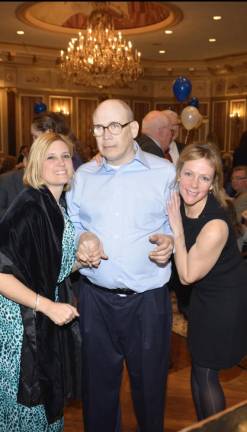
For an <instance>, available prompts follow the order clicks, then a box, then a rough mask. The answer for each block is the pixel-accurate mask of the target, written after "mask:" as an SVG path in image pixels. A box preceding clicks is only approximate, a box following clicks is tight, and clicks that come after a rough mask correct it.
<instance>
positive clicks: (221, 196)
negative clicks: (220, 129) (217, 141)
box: [176, 143, 227, 207]
mask: <svg viewBox="0 0 247 432" xmlns="http://www.w3.org/2000/svg"><path fill="white" fill-rule="evenodd" d="M201 158H205V159H207V160H208V161H209V162H210V164H211V165H212V167H213V168H214V170H215V173H214V178H213V182H212V191H211V192H212V193H213V195H214V196H215V198H216V199H217V200H218V201H219V203H220V204H221V205H222V206H223V207H227V202H226V192H225V190H224V187H223V169H222V161H221V155H220V152H219V150H218V148H217V147H216V146H215V145H214V144H211V143H210V144H209V143H207V144H189V145H188V146H186V147H185V148H184V149H183V151H182V152H181V153H180V157H179V160H178V162H177V174H176V179H177V180H178V178H179V177H180V174H181V170H182V168H183V165H184V163H185V162H187V161H190V160H197V159H201Z"/></svg>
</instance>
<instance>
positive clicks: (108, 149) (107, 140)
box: [93, 100, 138, 166]
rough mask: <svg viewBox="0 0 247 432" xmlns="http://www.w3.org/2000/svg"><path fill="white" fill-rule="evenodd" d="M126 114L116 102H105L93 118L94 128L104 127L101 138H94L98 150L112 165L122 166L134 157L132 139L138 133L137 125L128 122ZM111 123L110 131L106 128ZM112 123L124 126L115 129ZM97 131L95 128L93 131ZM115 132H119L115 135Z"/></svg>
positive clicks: (133, 122)
mask: <svg viewBox="0 0 247 432" xmlns="http://www.w3.org/2000/svg"><path fill="white" fill-rule="evenodd" d="M130 120H131V119H130V118H128V113H127V112H126V111H125V109H124V108H123V106H122V105H121V104H119V103H117V102H116V101H110V100H109V101H105V103H103V105H101V106H99V107H98V109H97V110H96V112H95V115H94V118H93V125H94V127H95V126H96V125H98V126H99V127H98V129H100V126H104V127H105V129H103V131H102V135H101V136H96V141H97V146H98V150H99V152H100V153H101V155H102V156H104V157H105V159H106V160H107V161H108V162H109V163H110V164H112V165H116V166H118V165H123V164H125V163H127V162H129V161H130V160H131V159H133V157H134V142H133V140H134V138H135V137H136V135H137V133H138V124H137V122H135V121H130ZM112 123H113V127H111V130H112V131H113V133H112V132H111V131H110V130H109V129H107V128H106V127H107V126H109V125H110V124H112ZM114 123H118V124H120V125H125V124H126V123H128V124H127V125H126V126H124V127H123V128H121V126H120V127H119V125H117V126H116V127H115V130H114ZM95 130H97V128H96V129H95ZM115 132H117V133H118V132H120V133H119V134H118V135H115V134H114V133H115Z"/></svg>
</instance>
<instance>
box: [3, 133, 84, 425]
mask: <svg viewBox="0 0 247 432" xmlns="http://www.w3.org/2000/svg"><path fill="white" fill-rule="evenodd" d="M72 152H73V145H72V143H71V142H70V141H69V140H68V139H67V138H66V137H64V136H62V135H59V134H55V133H45V134H42V135H40V136H39V137H38V138H37V139H36V140H35V142H34V143H33V145H32V148H31V150H30V154H29V158H28V162H27V167H26V171H25V174H24V183H25V185H26V186H27V188H26V189H25V190H23V191H22V192H21V193H20V194H19V195H18V197H17V198H16V200H15V201H14V202H13V203H12V204H11V205H10V207H9V208H8V210H7V211H6V213H5V215H4V216H3V218H2V219H1V222H0V382H1V385H0V401H1V403H0V430H1V432H9V431H15V432H27V431H40V432H48V431H49V432H60V431H62V430H63V406H64V399H65V396H66V395H64V391H63V389H64V383H63V379H64V373H65V371H64V365H63V361H62V358H63V356H62V350H63V346H62V343H61V333H60V331H61V329H60V327H59V326H63V325H64V324H68V323H70V322H72V320H74V318H75V317H78V312H77V310H76V308H75V307H74V306H72V305H71V304H69V303H63V302H59V298H60V296H62V294H63V285H62V281H63V280H64V279H65V277H66V276H67V275H68V274H69V273H70V272H71V270H72V267H73V265H74V254H75V245H74V228H73V225H72V223H71V222H70V220H69V218H68V216H67V214H66V211H65V209H64V208H62V207H61V205H60V202H59V201H60V197H61V194H62V192H63V190H64V189H67V187H68V185H69V183H70V180H71V178H72V175H73V166H72V160H71V158H72Z"/></svg>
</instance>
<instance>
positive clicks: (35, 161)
mask: <svg viewBox="0 0 247 432" xmlns="http://www.w3.org/2000/svg"><path fill="white" fill-rule="evenodd" d="M58 140H59V141H63V142H64V143H65V144H66V145H67V147H68V152H69V154H70V155H71V157H72V155H73V143H72V142H71V141H70V139H69V138H68V137H67V136H65V135H62V134H58V133H55V132H44V133H42V134H41V135H40V136H38V138H37V139H36V140H35V141H34V142H33V144H32V146H31V149H30V152H29V155H28V160H27V166H26V168H25V172H24V176H23V183H24V184H25V185H26V186H31V187H33V188H34V189H40V188H41V187H42V186H44V185H45V182H44V179H43V178H42V166H43V162H44V160H45V155H46V152H47V150H48V149H49V147H50V146H51V144H52V143H53V142H54V141H58ZM67 189H68V185H65V187H64V190H67Z"/></svg>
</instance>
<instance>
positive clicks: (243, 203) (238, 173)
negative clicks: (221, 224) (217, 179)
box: [231, 165, 247, 223]
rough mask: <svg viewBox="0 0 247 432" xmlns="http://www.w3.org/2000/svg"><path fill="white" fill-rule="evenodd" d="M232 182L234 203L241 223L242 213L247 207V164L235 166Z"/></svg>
mask: <svg viewBox="0 0 247 432" xmlns="http://www.w3.org/2000/svg"><path fill="white" fill-rule="evenodd" d="M231 182H232V188H233V190H234V191H235V195H234V197H233V204H234V207H235V209H236V213H237V220H238V222H239V223H241V218H242V215H241V213H242V212H243V211H244V210H246V209H247V165H238V166H235V167H234V168H233V170H232V177H231Z"/></svg>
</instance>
